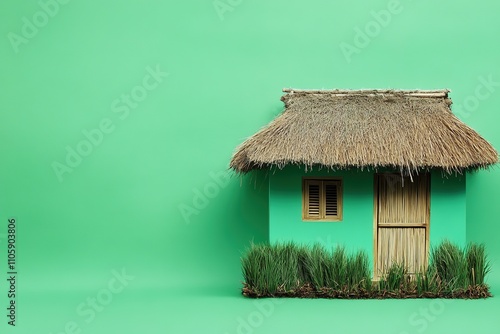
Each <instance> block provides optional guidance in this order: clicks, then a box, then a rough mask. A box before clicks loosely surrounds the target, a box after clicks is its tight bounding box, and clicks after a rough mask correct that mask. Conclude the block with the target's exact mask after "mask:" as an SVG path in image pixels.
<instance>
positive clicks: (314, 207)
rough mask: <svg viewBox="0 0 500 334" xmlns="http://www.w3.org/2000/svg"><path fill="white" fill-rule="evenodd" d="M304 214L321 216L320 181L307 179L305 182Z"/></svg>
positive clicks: (314, 216) (310, 216)
mask: <svg viewBox="0 0 500 334" xmlns="http://www.w3.org/2000/svg"><path fill="white" fill-rule="evenodd" d="M306 187H307V189H306V191H307V197H306V198H307V202H306V216H307V217H308V218H316V219H319V218H321V182H319V181H313V180H309V181H308V182H307V186H306Z"/></svg>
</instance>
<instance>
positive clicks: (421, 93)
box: [283, 88, 450, 97]
mask: <svg viewBox="0 0 500 334" xmlns="http://www.w3.org/2000/svg"><path fill="white" fill-rule="evenodd" d="M283 92H284V93H289V94H294V93H305V94H330V95H338V96H346V95H364V96H376V95H383V94H395V95H407V96H415V97H447V96H448V93H449V92H450V90H449V89H437V90H420V89H413V90H395V89H330V90H328V89H295V88H283Z"/></svg>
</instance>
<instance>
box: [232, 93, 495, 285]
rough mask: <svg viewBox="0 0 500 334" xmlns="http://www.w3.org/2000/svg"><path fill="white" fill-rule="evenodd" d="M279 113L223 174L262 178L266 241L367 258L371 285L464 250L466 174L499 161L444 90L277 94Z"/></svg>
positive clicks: (241, 150) (249, 142)
mask: <svg viewBox="0 0 500 334" xmlns="http://www.w3.org/2000/svg"><path fill="white" fill-rule="evenodd" d="M283 91H284V92H285V93H286V94H285V95H284V96H282V98H281V100H282V101H283V102H284V104H285V110H284V111H283V113H282V114H281V115H279V116H278V117H277V118H276V119H274V120H273V121H272V122H271V123H270V124H268V125H267V126H266V127H264V128H262V129H261V130H260V131H258V132H257V133H256V134H254V135H253V136H251V137H250V138H248V139H247V140H246V141H245V142H244V143H243V144H241V145H240V146H239V147H238V148H237V150H236V152H235V153H234V155H233V157H232V160H231V163H230V167H231V168H232V169H233V170H235V171H236V172H239V173H247V172H249V171H251V170H254V169H269V170H270V173H269V178H268V179H269V224H270V226H269V239H270V240H269V241H270V242H276V241H291V240H293V241H297V242H301V243H311V242H317V241H326V240H328V242H329V243H331V244H342V245H345V246H347V247H348V248H353V249H366V250H368V251H369V253H370V255H371V256H372V257H373V266H374V268H373V269H374V273H375V276H379V275H380V274H381V273H382V272H383V271H384V268H386V267H387V266H388V265H390V264H391V263H392V262H394V261H398V262H401V261H404V262H405V263H406V264H407V266H408V270H409V271H410V272H415V271H416V270H418V269H419V268H421V267H423V266H426V264H427V261H428V259H427V257H428V255H427V254H428V250H429V244H437V243H438V242H440V241H441V240H442V239H445V238H446V239H449V240H451V241H454V242H456V243H459V244H465V231H466V217H465V210H466V200H465V194H466V192H465V184H466V177H465V172H467V171H472V170H476V169H479V168H487V167H488V166H491V165H493V164H495V163H496V162H497V160H498V154H497V151H496V150H495V149H494V148H493V147H492V146H491V145H490V144H489V143H488V142H487V141H486V140H485V139H483V138H482V137H481V136H480V135H479V134H478V133H477V132H475V131H474V130H473V129H471V128H470V127H468V126H467V125H465V124H464V123H463V122H461V121H460V120H459V119H458V118H457V117H456V116H455V115H453V113H452V111H451V109H450V106H451V103H452V102H451V100H450V99H449V97H448V93H449V91H448V90H432V91H431V90H425V91H424V90H405V91H403V90H296V89H284V90H283Z"/></svg>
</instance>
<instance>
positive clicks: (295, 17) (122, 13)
mask: <svg viewBox="0 0 500 334" xmlns="http://www.w3.org/2000/svg"><path fill="white" fill-rule="evenodd" d="M41 3H42V5H43V7H45V8H46V9H43V8H42V5H41ZM389 4H391V10H392V13H391V15H390V16H387V15H386V16H385V18H384V17H383V18H380V15H381V14H380V13H382V14H384V13H386V12H385V11H387V10H388V8H389ZM393 4H394V2H392V1H389V0H371V1H368V0H339V1H331V0H309V1H285V0H273V1H265V0H253V1H249V0H246V1H245V0H243V1H242V0H221V1H219V0H217V1H214V0H186V1H172V0H169V1H166V0H165V1H162V0H108V1H98V0H86V1H76V0H57V3H55V2H54V1H53V0H36V1H15V0H3V1H0V59H1V61H0V88H1V89H0V276H1V280H0V309H1V310H4V309H5V308H6V307H7V302H8V300H7V293H6V292H7V291H6V290H5V288H6V281H5V279H6V277H5V276H3V275H6V268H5V265H6V255H5V254H6V249H5V247H6V237H7V230H6V226H5V225H6V223H7V219H8V218H10V217H16V218H17V219H18V223H19V225H18V248H19V253H18V261H19V266H20V267H19V273H20V276H19V281H18V283H19V292H20V293H19V300H18V302H19V317H18V319H19V325H18V326H17V327H16V328H14V329H13V328H10V327H9V326H8V325H7V323H6V322H5V321H4V320H6V317H5V315H4V313H3V312H2V313H0V319H4V320H2V321H0V332H1V333H8V334H10V333H16V334H33V333H36V334H38V333H41V334H50V333H52V334H60V333H62V332H66V333H69V332H75V333H76V332H77V331H74V330H70V331H67V330H65V328H66V326H67V324H69V325H68V326H69V327H68V328H70V329H71V325H72V324H71V321H74V322H75V323H77V324H78V327H79V328H80V329H81V333H92V334H103V333H124V334H128V333H142V332H147V333H150V334H153V333H154V334H156V333H207V334H211V333H215V334H225V333H229V334H234V333H237V332H238V329H239V328H240V327H239V326H243V327H244V325H242V324H241V321H245V322H246V323H248V319H249V317H250V319H251V320H252V321H257V320H259V319H260V318H259V317H256V316H255V315H256V314H257V315H258V314H261V315H263V320H262V322H261V323H259V322H258V321H257V322H255V323H254V322H252V324H254V325H255V326H254V325H252V326H251V328H250V329H251V331H253V333H255V334H261V333H276V332H277V331H279V332H283V333H296V332H304V333H325V332H331V331H332V330H333V328H332V326H334V330H335V331H336V332H339V333H364V332H368V331H369V332H370V333H396V334H401V333H410V334H414V333H423V332H425V333H426V334H428V333H449V332H453V333H461V332H462V333H466V332H469V333H473V332H476V331H477V326H478V325H477V324H481V329H483V328H486V329H485V330H483V332H486V333H487V332H488V331H489V332H490V333H496V332H498V328H500V318H499V317H498V316H497V313H498V309H500V298H497V297H495V298H492V299H490V300H487V301H484V302H483V301H478V302H471V303H469V302H465V303H463V302H461V301H457V302H450V303H447V304H439V303H438V304H434V303H431V301H428V300H423V301H414V300H406V301H352V302H351V301H333V302H332V301H322V300H286V301H283V302H282V303H281V304H279V305H278V304H273V305H274V309H273V311H272V312H271V311H269V312H265V314H264V313H262V312H261V311H259V307H258V306H259V305H261V304H257V305H256V304H255V303H254V301H251V300H247V299H244V298H242V297H241V294H240V290H239V289H240V287H241V280H242V275H241V268H240V262H239V261H240V256H241V253H242V252H243V251H244V250H245V248H246V247H247V246H248V244H249V242H250V241H251V240H254V241H255V242H262V241H264V240H267V239H268V236H269V231H268V213H269V209H268V176H266V174H265V173H260V174H251V175H248V176H245V177H243V178H240V177H238V176H231V178H230V179H229V181H228V182H227V183H224V182H222V183H220V182H219V183H217V182H216V181H214V179H213V177H212V176H213V174H212V173H215V174H218V173H224V172H226V171H227V167H228V162H229V160H230V158H231V155H232V152H233V150H234V148H235V147H236V146H237V145H238V144H240V143H241V142H242V141H243V140H245V139H246V138H247V137H248V136H251V135H252V134H253V133H255V132H256V131H258V130H259V129H260V128H261V127H262V126H264V125H265V124H267V123H268V122H269V121H270V120H272V119H273V118H274V117H275V116H276V115H278V114H279V113H280V112H281V110H282V109H283V104H282V102H281V101H280V97H281V95H282V93H281V89H282V88H283V87H299V88H311V89H320V88H325V89H327V88H328V89H329V88H350V89H362V88H397V89H416V88H419V89H439V88H449V89H451V91H452V92H451V95H450V96H451V98H452V99H453V101H454V104H453V105H452V108H453V110H454V111H455V112H456V113H457V115H458V117H459V118H460V119H462V120H464V121H465V122H466V123H467V124H468V125H470V126H471V127H473V128H474V129H475V130H477V131H478V132H479V133H481V134H482V135H483V136H484V137H485V138H486V139H487V140H489V141H491V143H492V144H493V145H494V146H496V147H497V148H500V131H498V124H499V121H500V113H499V106H500V89H499V88H500V86H499V83H500V66H499V59H500V44H499V43H498V36H500V20H499V19H498V13H499V12H500V2H499V1H497V0H482V1H456V0H442V1H430V0H400V1H399V5H398V6H396V7H397V8H393V7H394V6H393ZM47 6H50V9H48V11H49V12H50V13H51V14H50V15H49V14H46V15H45V16H44V15H43V13H42V14H41V11H44V12H47ZM394 9H395V10H394ZM374 13H375V14H374ZM375 16H377V17H378V20H379V21H380V20H381V19H382V22H383V26H382V24H378V25H377V22H378V21H377V19H376V18H375ZM44 17H46V18H47V19H46V20H45V19H44ZM34 18H35V19H36V20H37V22H38V23H37V24H38V27H34V28H33V27H31V28H30V24H33V23H32V22H33V19H34ZM44 20H45V21H44ZM27 22H30V23H27ZM367 27H368V28H370V27H371V29H374V28H375V29H377V27H378V28H380V29H379V31H378V32H377V31H376V30H375V31H374V32H377V33H376V34H373V33H372V36H373V37H369V38H363V35H365V34H366V33H364V31H365V30H366V28H367ZM360 31H361V32H362V33H360ZM11 33H13V34H16V35H18V36H20V37H22V38H23V39H18V40H17V41H18V42H19V41H22V42H20V43H21V44H20V45H18V47H14V46H13V44H12V42H11V39H10V37H9V36H13V35H11ZM346 44H349V45H351V46H355V47H356V50H355V53H354V54H352V55H351V56H349V57H348V58H346V57H345V55H344V53H343V50H342V49H341V46H345V45H346ZM356 44H357V45H358V46H356ZM353 50H354V49H353ZM16 51H17V52H16ZM157 67H159V70H160V72H162V73H165V75H166V73H168V75H167V76H162V77H161V78H160V79H161V80H162V81H161V82H159V80H158V82H156V83H158V85H155V81H153V80H151V79H148V80H146V81H144V79H147V78H148V77H147V76H148V75H150V73H149V71H148V68H149V69H151V70H156V68H157ZM485 82H486V83H485ZM144 84H146V85H147V87H149V88H150V89H147V88H146V90H145V91H144V90H143V89H141V87H144ZM152 86H155V87H156V88H154V89H151V88H152ZM144 92H146V93H147V96H146V97H144ZM141 93H142V94H143V95H141ZM477 93H480V95H477ZM132 95H134V96H135V98H134V99H133V100H130V99H131V98H132V97H131V96H132ZM127 96H128V97H127ZM478 96H479V97H478ZM127 100H128V101H129V102H127ZM127 112H128V113H127ZM108 120H111V122H112V123H111V124H110V123H109V121H108ZM103 121H104V123H103ZM113 126H114V127H113ZM97 128H99V131H100V132H102V133H103V138H102V141H101V140H99V138H100V136H99V135H96V136H94V137H93V138H94V139H93V141H94V143H96V144H92V146H90V147H91V149H92V150H91V152H88V154H87V153H86V152H87V151H90V148H89V147H88V145H87V147H85V145H86V144H85V143H86V142H88V141H89V140H88V139H87V136H88V135H89V133H90V132H91V131H92V130H94V129H97ZM111 129H112V130H111ZM102 130H105V131H106V133H104V132H103V131H102ZM92 133H93V134H94V135H95V134H96V132H95V131H92ZM78 145H80V150H83V152H84V153H85V154H87V155H86V156H85V157H82V160H81V161H79V160H78V159H75V157H73V158H72V159H71V158H70V164H71V165H72V166H73V167H72V166H68V168H69V169H71V172H69V171H68V172H66V173H64V176H63V180H62V182H61V181H60V179H59V178H58V177H57V175H56V172H55V171H54V168H53V163H54V162H59V163H61V164H64V165H67V162H66V159H67V158H68V154H69V155H70V156H72V154H71V153H69V152H70V151H71V150H76V149H77V147H78ZM68 147H69V151H68ZM85 149H87V151H85ZM214 184H215V186H214ZM207 195H208V196H207ZM499 198H500V170H499V169H498V168H495V169H492V170H491V171H490V172H485V171H481V172H478V173H475V174H472V175H469V176H468V177H467V231H466V233H467V240H476V241H481V242H485V243H486V246H487V248H488V251H489V254H490V255H491V258H492V266H493V269H492V272H491V276H490V278H489V283H490V284H491V286H492V289H493V293H494V294H496V296H498V295H500V243H499V242H498V240H497V239H498V235H500V224H499V223H498V221H497V220H498V219H497V217H500V205H498V202H499V200H498V199H499ZM122 268H125V269H126V271H127V273H128V275H131V276H134V277H135V278H134V280H133V281H131V282H130V284H128V285H127V286H126V288H125V289H124V290H123V291H122V292H121V293H119V294H113V295H112V297H113V299H112V300H111V301H110V302H109V303H106V305H104V306H103V308H102V309H101V308H98V309H99V311H95V314H96V316H95V318H93V319H89V318H88V317H87V316H81V315H79V314H78V313H77V307H78V306H79V305H80V304H81V303H86V301H87V298H91V299H92V298H96V296H97V295H98V293H106V290H103V289H106V288H107V286H108V282H109V280H111V279H112V278H113V274H112V271H113V270H115V269H116V270H121V269H122ZM101 290H102V291H101ZM102 296H105V295H102ZM102 296H101V297H102ZM101 299H102V298H101ZM107 301H108V300H105V302H107ZM259 302H260V301H259ZM99 305H101V306H102V304H101V303H99ZM99 305H98V306H99ZM263 305H268V304H263ZM440 305H445V307H444V308H439V306H440ZM435 306H437V308H436V310H438V311H437V313H436V312H434V313H433V311H430V313H428V314H425V316H423V315H422V314H421V310H429V309H430V308H432V307H435ZM269 309H271V307H268V310H269ZM432 310H434V308H432ZM256 312H260V313H256ZM415 313H416V315H415ZM415 317H416V318H415ZM470 319H474V320H475V321H470ZM332 324H334V325H332ZM495 324H497V325H498V326H497V327H495V326H494V325H495ZM243 327H241V328H242V329H241V330H240V332H246V333H249V332H251V331H250V330H245V329H247V328H245V329H243ZM489 329H491V330H489Z"/></svg>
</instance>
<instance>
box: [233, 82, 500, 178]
mask: <svg viewBox="0 0 500 334" xmlns="http://www.w3.org/2000/svg"><path fill="white" fill-rule="evenodd" d="M284 92H286V93H287V94H285V95H284V96H283V97H282V98H281V100H282V101H283V102H284V104H285V110H284V112H283V113H282V114H281V115H280V116H278V117H277V118H276V119H274V120H273V121H272V122H271V123H270V124H268V125H267V126H266V127H264V128H263V129H261V130H260V131H259V132H257V133H256V134H255V135H253V136H252V137H250V138H248V139H247V140H246V141H245V142H244V143H243V144H242V145H240V146H239V147H238V149H237V150H236V153H235V154H234V155H233V158H232V160H231V163H230V167H231V168H232V169H234V170H235V171H237V172H241V173H246V172H248V171H250V170H252V169H260V168H266V167H270V166H277V167H278V168H282V167H284V166H285V165H287V164H297V165H304V166H306V168H310V167H313V166H325V167H328V168H350V167H360V168H363V167H372V168H378V167H390V168H397V169H399V170H400V171H401V172H405V173H410V174H411V173H412V172H414V171H418V170H419V169H430V168H441V169H443V170H445V171H446V172H449V173H451V172H462V171H463V170H465V169H477V168H485V167H487V166H489V165H492V164H495V163H496V162H497V160H498V154H497V151H496V150H495V149H494V148H493V147H492V146H491V145H490V144H489V143H488V142H487V141H486V140H485V139H483V138H482V137H481V136H480V135H479V134H478V133H477V132H475V131H474V130H472V129H471V128H470V127H468V126H467V125H465V124H464V123H462V122H461V121H460V120H459V119H458V118H457V117H455V116H454V115H453V113H452V112H451V109H450V105H451V100H450V99H449V98H448V90H437V91H420V90H415V91H394V90H362V91H360V90H357V91H348V90H342V91H341V90H334V91H301V90H292V89H285V90H284Z"/></svg>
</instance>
